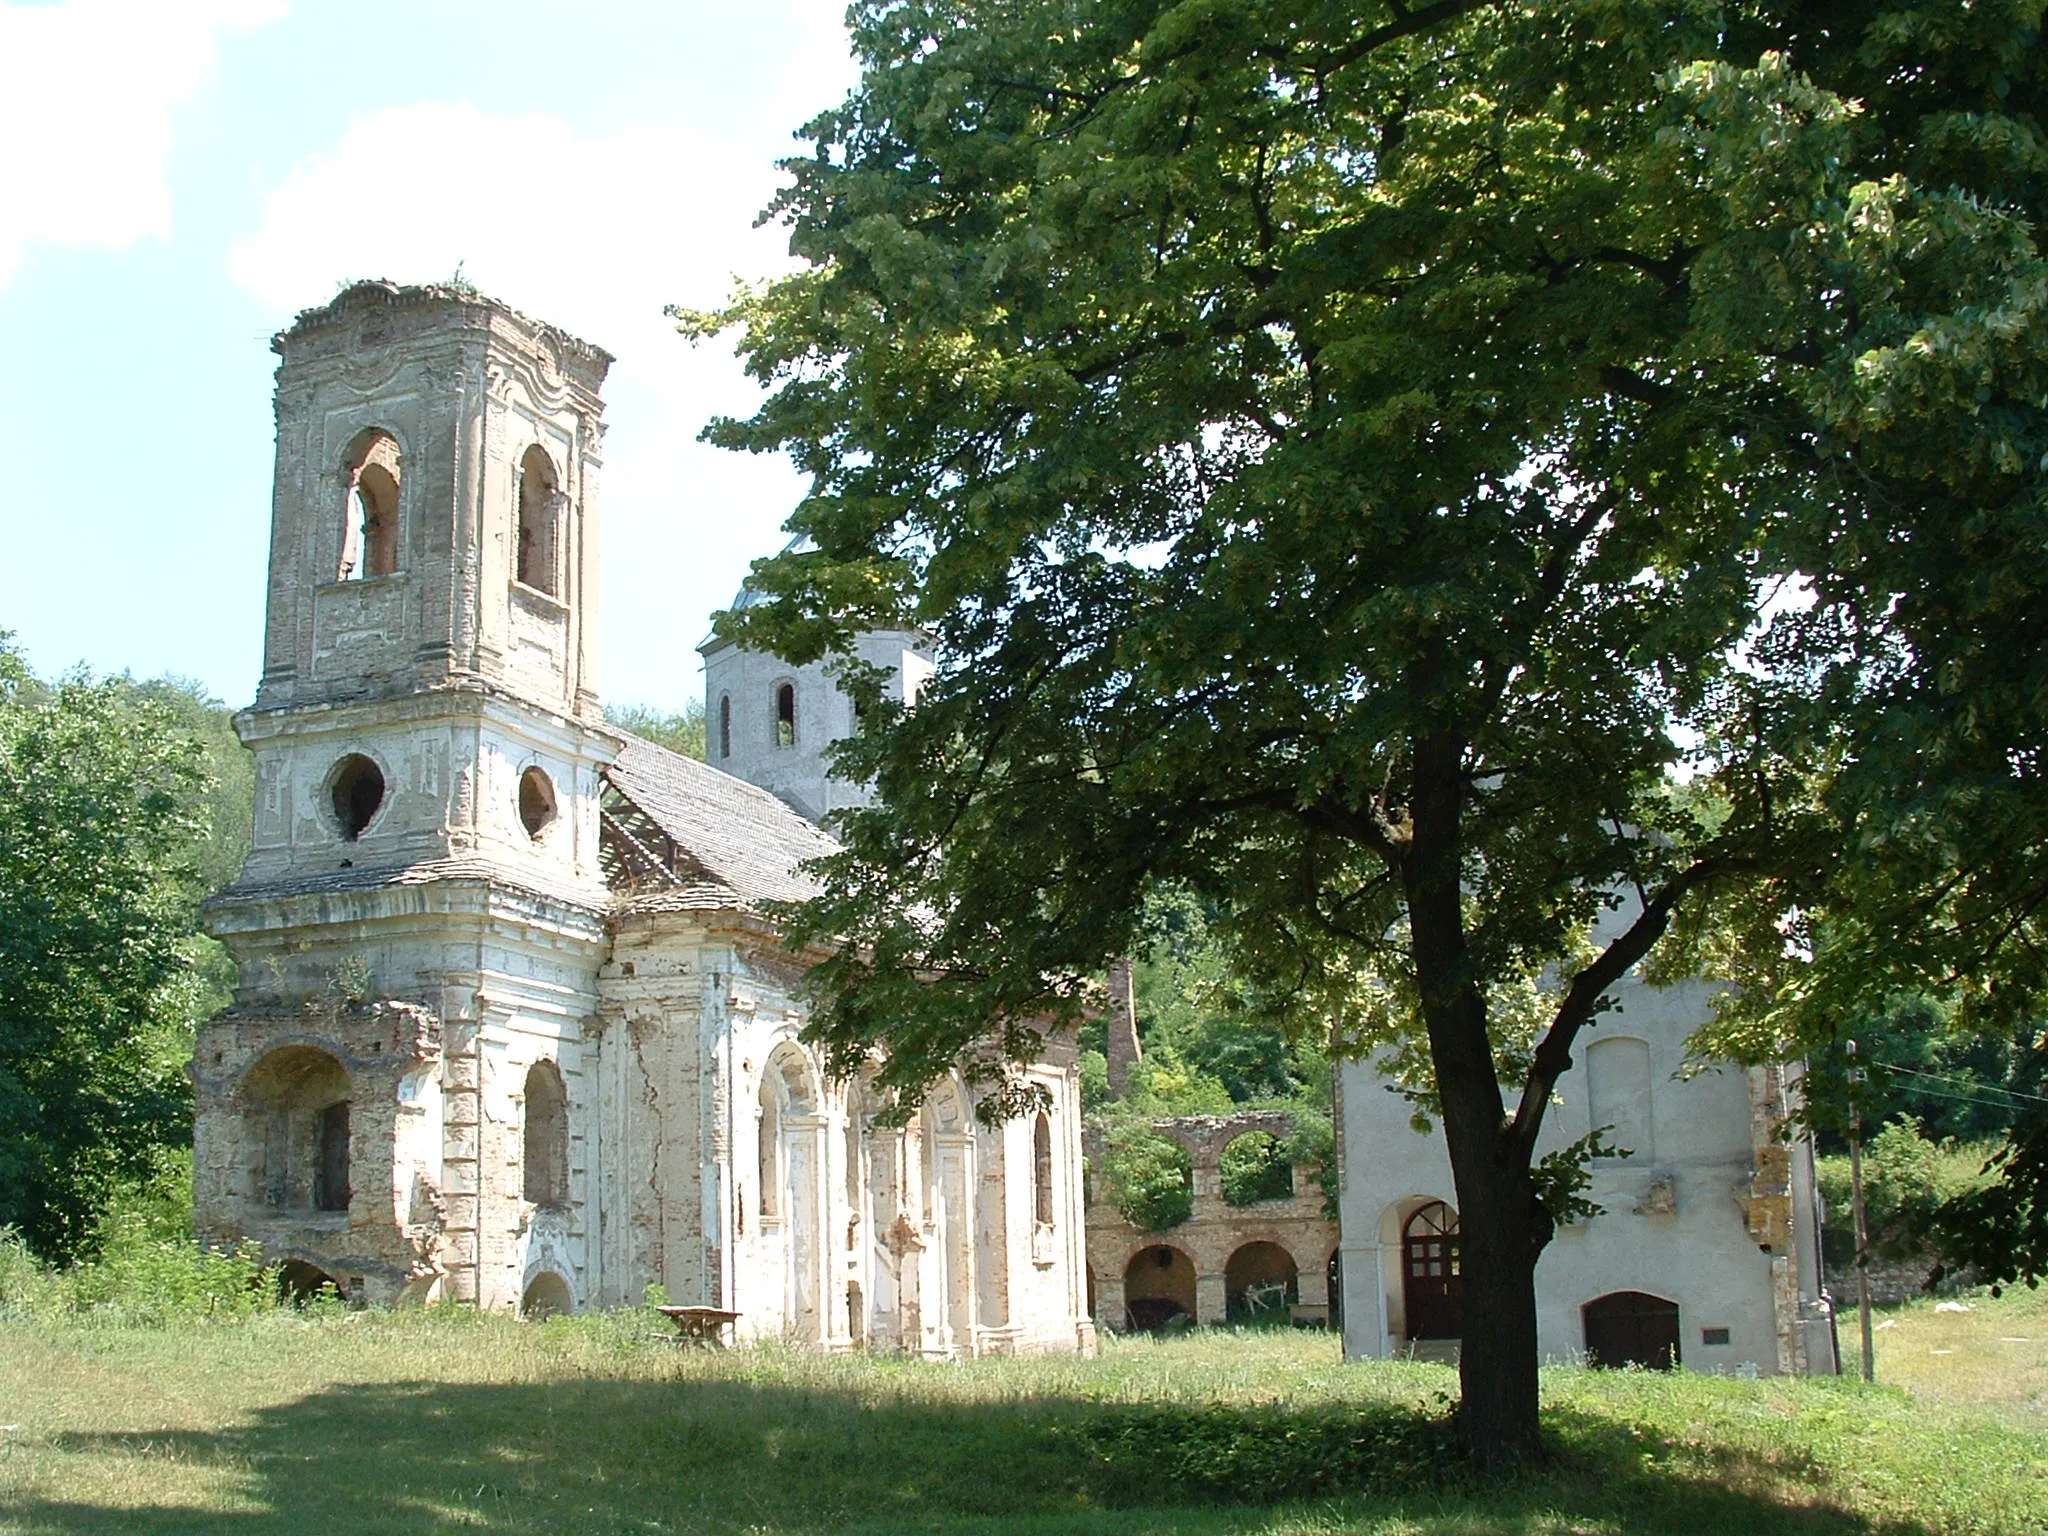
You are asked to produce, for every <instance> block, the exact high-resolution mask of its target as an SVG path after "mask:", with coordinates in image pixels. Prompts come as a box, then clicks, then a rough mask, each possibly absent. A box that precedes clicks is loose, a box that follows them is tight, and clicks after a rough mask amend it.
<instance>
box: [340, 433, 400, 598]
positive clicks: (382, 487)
mask: <svg viewBox="0 0 2048 1536" xmlns="http://www.w3.org/2000/svg"><path fill="white" fill-rule="evenodd" d="M399 476H400V467H399V452H398V440H397V439H396V438H394V437H393V436H392V435H391V434H390V433H388V432H380V431H377V430H376V429H375V428H372V429H371V430H370V431H367V432H362V433H359V434H357V436H356V439H355V441H354V442H352V443H351V444H349V449H348V453H347V455H346V457H345V459H344V461H343V465H342V478H343V480H344V482H345V483H346V484H347V487H348V493H347V498H346V501H347V509H346V511H345V512H344V513H343V518H342V530H341V563H340V569H339V572H338V574H339V576H340V578H341V580H343V581H354V580H358V579H360V578H362V577H366V576H389V575H391V574H392V573H393V572H395V571H396V570H397V569H398V484H399Z"/></svg>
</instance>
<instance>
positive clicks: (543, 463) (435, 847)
mask: <svg viewBox="0 0 2048 1536" xmlns="http://www.w3.org/2000/svg"><path fill="white" fill-rule="evenodd" d="M272 345H273V347H274V348H275V350H276V351H277V352H278V353H279V355H280V356H281V357H282V358H283V362H282V364H281V365H280V366H279V368H278V370H277V470H276V479H275V490H274V493H273V503H272V522H271V547H270V591H269V604H268V615H267V620H266V625H265V635H264V652H263V678H262V682H261V684H260V686H259V687H258V689H257V694H256V703H255V705H254V707H253V708H251V709H250V710H248V711H247V712H245V713H244V714H243V715H242V717H241V722H240V728H241V730H242V733H243V740H244V741H245V742H246V743H247V744H248V745H249V747H250V748H251V749H252V750H253V751H254V752H255V753H256V758H257V807H256V826H255V846H254V851H253V853H252V855H251V857H250V860H249V865H248V868H247V869H246V871H245V872H244V876H243V880H242V882H241V883H242V884H244V885H250V884H269V883H273V882H275V881H278V880H281V879H289V878H294V877H309V876H312V875H316V874H321V875H327V874H338V873H339V872H340V871H343V870H364V869H388V868H392V867H394V866H405V867H413V868H417V867H419V866H423V865H429V864H433V863H445V862H447V861H451V860H464V859H477V858H482V859H485V860H487V861H488V862H490V863H491V864H493V865H495V866H497V868H498V869H499V870H500V871H501V872H502V873H505V874H507V875H513V876H517V877H518V878H520V879H521V880H522V881H524V882H526V883H534V884H538V885H539V886H540V887H542V888H544V889H549V890H553V891H559V892H562V893H564V894H573V895H575V896H577V897H580V898H582V899H585V900H601V899H602V892H601V878H600V875H599V872H598V866H597V782H596V774H597V770H598V769H599V768H600V767H601V766H602V764H603V762H605V761H608V760H609V758H610V755H611V752H612V751H613V750H614V748H613V747H612V745H611V743H612V740H613V738H612V737H611V736H610V733H608V732H607V731H606V730H605V729H604V726H603V723H602V715H601V712H600V710H599V706H598V699H597V684H596V677H595V662H594V647H593V644H592V641H593V638H594V635H593V630H594V624H593V618H594V613H595V608H596V586H597V582H596V569H597V558H596V550H597V476H598V467H599V462H600V460H599V446H598V445H599V441H600V436H601V432H602V428H601V426H600V416H601V413H602V411H603V405H602V402H601V400H600V399H599V396H598V389H599V386H600V385H601V384H602V383H603V381H604V375H605V371H606V369H607V368H608V367H609V366H610V362H611V359H610V357H609V356H608V355H607V354H605V353H604V352H602V351H600V350H599V349H598V348H596V347H593V346H591V345H589V344H588V343H586V342H582V341H578V340H577V339H576V338H575V337H573V336H570V335H568V334H567V333H565V332H563V331H560V330H557V329H556V328H555V327H553V326H550V325H545V324H542V323H540V322H538V321H534V320H529V319H528V318H526V317H525V316H523V315H520V314H518V313H516V312H514V311H513V310H511V309H508V308H506V307H505V306H504V305H502V304H498V303H496V302H494V301H492V300H490V299H486V298H483V297H481V296H479V295H478V294H476V293H474V292H471V291H469V290H466V289H456V288H447V287H421V288H400V287H396V286H394V285H392V284H390V283H382V282H378V283H358V284H356V285H355V286H353V287H351V288H349V289H347V290H346V291H345V292H343V293H342V294H341V295H340V296H339V297H338V298H336V299H335V300H334V302H333V303H331V304H328V305H326V306H325V307H324V308H320V309H312V310H307V311H306V312H305V313H303V314H301V315H300V316H299V317H298V319H297V321H296V322H295V323H294V324H293V325H292V326H291V328H290V329H288V330H286V331H284V332H283V333H282V334H280V335H279V336H278V337H277V338H276V340H275V341H274V342H273V343H272Z"/></svg>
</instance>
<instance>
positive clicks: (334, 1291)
mask: <svg viewBox="0 0 2048 1536" xmlns="http://www.w3.org/2000/svg"><path fill="white" fill-rule="evenodd" d="M277 1290H278V1294H279V1295H280V1296H282V1297H283V1298H284V1299H285V1300H286V1301H288V1302H290V1303H292V1305H294V1306H304V1305H305V1304H306V1303H307V1302H309V1301H314V1300H317V1299H318V1298H319V1297H321V1296H323V1295H325V1296H330V1297H334V1298H342V1299H345V1298H346V1297H347V1295H348V1292H347V1291H345V1290H344V1289H343V1288H342V1284H341V1282H340V1281H339V1280H337V1279H335V1278H334V1276H332V1275H330V1274H328V1273H327V1271H326V1270H324V1269H322V1268H320V1267H319V1266H318V1265H317V1264H308V1263H307V1262H306V1261H305V1260H304V1259H286V1260H285V1261H284V1262H283V1263H282V1264H280V1265H278V1266H277Z"/></svg>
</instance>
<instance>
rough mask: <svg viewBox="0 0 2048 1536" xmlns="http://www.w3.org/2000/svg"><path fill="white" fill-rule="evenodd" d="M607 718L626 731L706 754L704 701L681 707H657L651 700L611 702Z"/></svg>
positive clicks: (683, 751) (693, 755)
mask: <svg viewBox="0 0 2048 1536" xmlns="http://www.w3.org/2000/svg"><path fill="white" fill-rule="evenodd" d="M604 717H605V720H606V721H607V722H608V723H610V724H612V725H615V726H617V727H618V728H619V729H620V730H622V731H631V732H632V733H633V734H634V735H635V736H638V737H640V738H642V739H643V740H646V741H651V742H653V743H654V744H655V745H656V746H658V747H667V748H668V749H669V751H671V752H676V753H680V754H681V755H682V756H684V757H689V758H695V759H696V760H697V761H698V762H700V763H701V762H703V761H704V760H705V756H704V705H703V702H702V701H701V700H698V699H692V700H690V702H689V703H687V704H685V705H684V706H683V707H682V709H681V710H666V709H656V708H655V707H654V706H652V705H650V704H607V705H606V706H605V708H604Z"/></svg>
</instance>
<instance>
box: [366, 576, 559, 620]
mask: <svg viewBox="0 0 2048 1536" xmlns="http://www.w3.org/2000/svg"><path fill="white" fill-rule="evenodd" d="M351 585H352V583H351ZM512 595H513V596H515V597H517V598H518V599H519V600H520V601H521V602H523V603H526V604H529V605H530V606H532V607H535V608H539V609H542V610H544V611H547V612H550V613H558V614H567V613H568V611H569V605H568V604H567V603H565V602H563V601H562V600H561V599H560V598H559V597H557V596H555V594H554V593H552V592H543V591H542V590H541V589H540V588H539V587H529V586H528V585H527V584H526V583H525V582H523V581H521V580H519V579H518V578H517V577H516V576H515V577H514V578H513V579H512Z"/></svg>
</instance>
